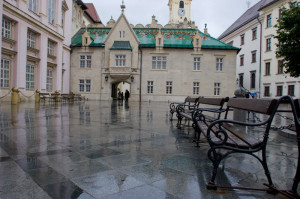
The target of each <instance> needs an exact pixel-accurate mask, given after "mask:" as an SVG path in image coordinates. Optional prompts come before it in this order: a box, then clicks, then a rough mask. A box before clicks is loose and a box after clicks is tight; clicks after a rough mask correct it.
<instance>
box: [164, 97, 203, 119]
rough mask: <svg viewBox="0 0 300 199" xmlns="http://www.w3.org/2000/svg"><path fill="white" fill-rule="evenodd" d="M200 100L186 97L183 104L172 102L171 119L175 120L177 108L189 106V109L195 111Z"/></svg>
mask: <svg viewBox="0 0 300 199" xmlns="http://www.w3.org/2000/svg"><path fill="white" fill-rule="evenodd" d="M198 99H199V97H197V98H195V97H190V96H188V97H186V98H185V99H184V102H181V103H178V102H172V103H171V104H170V113H171V118H170V120H171V121H172V120H173V114H174V113H175V112H176V110H177V106H178V105H182V104H183V105H188V107H189V109H190V110H192V109H194V108H195V107H197V103H198Z"/></svg>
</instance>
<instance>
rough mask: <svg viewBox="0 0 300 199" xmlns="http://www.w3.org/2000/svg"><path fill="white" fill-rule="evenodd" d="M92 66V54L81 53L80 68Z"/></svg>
mask: <svg viewBox="0 0 300 199" xmlns="http://www.w3.org/2000/svg"><path fill="white" fill-rule="evenodd" d="M91 67H92V56H90V55H80V68H91Z"/></svg>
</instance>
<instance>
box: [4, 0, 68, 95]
mask: <svg viewBox="0 0 300 199" xmlns="http://www.w3.org/2000/svg"><path fill="white" fill-rule="evenodd" d="M2 3H3V12H1V15H2V20H1V22H2V26H1V29H2V31H1V33H2V35H1V36H2V43H1V70H0V96H1V97H3V96H6V95H7V97H6V98H5V99H4V100H10V95H9V92H10V90H11V88H13V87H15V88H17V89H19V90H20V91H21V93H22V94H23V95H21V97H22V98H24V99H25V96H27V97H28V96H32V95H33V94H34V93H35V90H36V89H39V90H41V91H43V92H54V91H56V90H58V91H60V92H65V93H68V92H69V88H70V86H69V80H70V77H69V76H70V51H71V49H70V44H71V23H70V21H71V17H72V1H71V0H48V1H33V0H27V1H20V0H19V1H16V0H4V1H1V4H2ZM33 99H34V98H33Z"/></svg>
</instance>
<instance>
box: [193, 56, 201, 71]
mask: <svg viewBox="0 0 300 199" xmlns="http://www.w3.org/2000/svg"><path fill="white" fill-rule="evenodd" d="M194 70H200V57H194Z"/></svg>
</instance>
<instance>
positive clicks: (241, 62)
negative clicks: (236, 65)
mask: <svg viewBox="0 0 300 199" xmlns="http://www.w3.org/2000/svg"><path fill="white" fill-rule="evenodd" d="M240 66H244V55H241V56H240Z"/></svg>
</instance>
